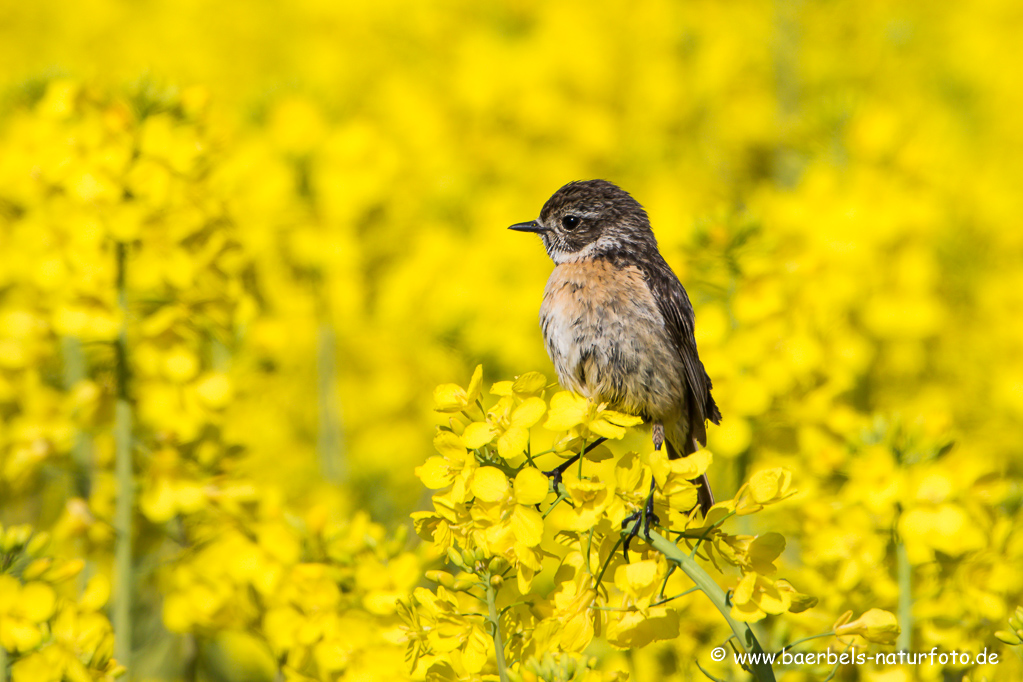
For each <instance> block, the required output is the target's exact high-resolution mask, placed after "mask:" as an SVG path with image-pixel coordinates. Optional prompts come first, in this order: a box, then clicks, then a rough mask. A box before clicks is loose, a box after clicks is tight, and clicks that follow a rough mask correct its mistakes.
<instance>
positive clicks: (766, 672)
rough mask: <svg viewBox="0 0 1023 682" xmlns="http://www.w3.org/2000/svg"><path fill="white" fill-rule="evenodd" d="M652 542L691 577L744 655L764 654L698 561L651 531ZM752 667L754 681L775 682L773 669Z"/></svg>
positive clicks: (761, 665) (721, 591) (763, 665)
mask: <svg viewBox="0 0 1023 682" xmlns="http://www.w3.org/2000/svg"><path fill="white" fill-rule="evenodd" d="M649 542H650V545H651V546H652V547H653V548H654V549H656V550H657V551H658V552H660V553H661V554H663V555H664V556H665V557H667V558H668V560H669V561H674V562H675V563H676V564H678V567H679V568H681V569H682V571H683V572H684V573H685V574H686V575H688V576H689V578H690V580H692V581H693V582H694V583H695V584H696V586H697V587H698V588H700V590H701V591H702V592H703V593H704V594H705V595H707V598H708V599H710V601H711V603H712V604H714V606H715V607H716V608H717V610H718V611H719V612H720V613H721V615H722V616H724V619H725V621H726V622H727V623H728V626H729V627H730V628H731V629H732V632H733V633H735V637H736V639H737V640H738V641H739V646H741V647H742V648H743V651H746V652H750V653H763V651H764V649H763V647H761V646H760V642H758V641H757V638H756V636H754V634H753V630H752V629H750V626H749V625H747V624H746V623H741V622H739V621H737V620H735V619H734V618H732V614H731V607H729V605H728V601H727V599H726V598H725V591H724V590H723V589H721V586H720V585H718V584H717V582H715V580H714V579H713V578H711V577H710V575H708V574H707V572H706V571H705V570H703V567H702V566H700V564H698V563H696V560H695V559H693V558H692V557H690V556H689V555H688V554H686V553H685V552H683V551H682V550H681V549H679V548H678V546H676V545H675V543H673V542H672V541H671V540H669V539H667V538H666V537H664V536H663V535H660V534H658V533H656V532H654V531H650V535H649ZM750 667H751V668H752V672H753V675H754V677H756V679H757V680H759V682H774V670H772V669H771V666H770V665H769V664H767V663H763V662H758V663H751V664H750Z"/></svg>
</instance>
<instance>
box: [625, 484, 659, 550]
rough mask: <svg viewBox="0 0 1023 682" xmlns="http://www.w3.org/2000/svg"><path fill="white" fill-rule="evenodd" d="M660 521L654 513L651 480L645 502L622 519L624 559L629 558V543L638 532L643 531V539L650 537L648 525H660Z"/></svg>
mask: <svg viewBox="0 0 1023 682" xmlns="http://www.w3.org/2000/svg"><path fill="white" fill-rule="evenodd" d="M660 523H661V521H660V519H658V518H657V514H655V513H654V490H653V482H651V485H650V494H649V495H648V496H647V498H646V504H645V505H643V508H642V509H640V510H639V511H636V512H634V513H632V514H630V515H629V516H627V517H625V519H624V520H623V521H622V533H623V534H625V543H624V551H625V561H628V560H629V544H630V543H631V542H632V541H633V539H635V538H636V537H638V536H639V534H640V532H642V533H643V539H644V540H649V539H650V526H651V525H655V526H656V525H660Z"/></svg>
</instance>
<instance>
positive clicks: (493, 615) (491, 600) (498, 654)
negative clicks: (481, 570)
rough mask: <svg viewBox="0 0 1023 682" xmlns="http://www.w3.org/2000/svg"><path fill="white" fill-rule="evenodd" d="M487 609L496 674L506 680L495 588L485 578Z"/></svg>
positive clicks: (505, 665) (502, 680)
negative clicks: (492, 631)
mask: <svg viewBox="0 0 1023 682" xmlns="http://www.w3.org/2000/svg"><path fill="white" fill-rule="evenodd" d="M486 585H487V610H488V611H489V613H490V618H489V619H488V620H489V621H490V625H491V627H493V628H494V633H493V634H494V659H495V660H496V661H497V674H498V676H499V677H500V678H501V682H508V669H507V664H506V663H505V662H504V637H502V636H501V617H500V616H499V615H498V613H497V590H495V589H494V586H493V585H491V584H490V580H486Z"/></svg>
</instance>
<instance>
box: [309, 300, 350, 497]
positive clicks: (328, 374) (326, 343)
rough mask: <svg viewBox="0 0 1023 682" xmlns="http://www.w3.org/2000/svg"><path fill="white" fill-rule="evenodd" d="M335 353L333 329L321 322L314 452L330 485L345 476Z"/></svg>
mask: <svg viewBox="0 0 1023 682" xmlns="http://www.w3.org/2000/svg"><path fill="white" fill-rule="evenodd" d="M336 353H337V340H336V338H335V336H334V328H333V327H332V326H331V325H330V322H328V321H326V320H323V321H321V322H320V328H319V329H318V330H317V334H316V402H317V410H318V412H319V429H318V431H317V436H316V450H317V453H318V454H319V458H320V470H321V471H322V472H323V477H324V478H325V479H327V481H329V482H330V483H341V482H343V481H344V480H345V477H346V473H347V472H346V471H345V461H344V434H343V432H342V428H341V405H340V404H339V400H338V396H337V368H336V363H335V358H336Z"/></svg>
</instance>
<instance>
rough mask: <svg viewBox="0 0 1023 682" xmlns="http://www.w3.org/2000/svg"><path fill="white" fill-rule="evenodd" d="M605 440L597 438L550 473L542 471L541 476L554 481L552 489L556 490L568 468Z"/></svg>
mask: <svg viewBox="0 0 1023 682" xmlns="http://www.w3.org/2000/svg"><path fill="white" fill-rule="evenodd" d="M606 440H607V438H598V439H597V440H595V441H593V442H592V443H590V444H589V445H587V446H586V448H585V449H584V450H583V451H582V452H580V453H579V454H578V455H572V456H571V457H569V458H568V459H566V460H565V461H564V462H562V463H561V464H559V465H558V466H557V467H555V468H553V469H551V470H550V471H544V472H543V475H544V476H546V477H547V478H549V479H551V480H552V481H554V489H555V490H557V488H558V486H560V485H561V477H562V476H563V475H564V473H565V472H566V471H568V467H570V466H572V465H573V464H575V463H576V462H578V461H579V458H580V457H583V456H585V455H586V453H588V452H589V451H590V450H593V449H594V448H595V447H597V446H598V445H601V444H602V443H603V442H604V441H606Z"/></svg>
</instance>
